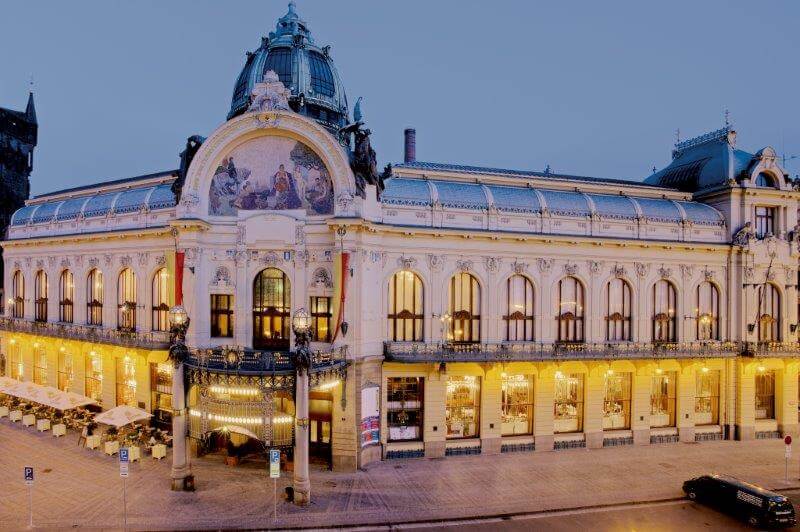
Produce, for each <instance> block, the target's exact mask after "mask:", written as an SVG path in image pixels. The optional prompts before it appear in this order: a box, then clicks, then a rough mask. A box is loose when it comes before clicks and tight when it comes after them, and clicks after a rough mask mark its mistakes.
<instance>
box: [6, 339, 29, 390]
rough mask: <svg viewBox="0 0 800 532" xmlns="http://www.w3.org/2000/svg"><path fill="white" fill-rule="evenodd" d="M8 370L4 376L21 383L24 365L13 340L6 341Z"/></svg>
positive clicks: (16, 343)
mask: <svg viewBox="0 0 800 532" xmlns="http://www.w3.org/2000/svg"><path fill="white" fill-rule="evenodd" d="M8 344H9V345H8V369H7V370H6V375H8V376H9V377H11V378H12V379H17V380H18V381H21V380H22V379H23V377H24V376H25V363H24V362H23V361H22V351H21V350H20V346H19V343H18V342H17V341H16V340H15V339H14V338H12V339H10V340H9V341H8Z"/></svg>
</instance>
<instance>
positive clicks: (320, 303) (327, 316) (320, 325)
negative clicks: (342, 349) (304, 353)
mask: <svg viewBox="0 0 800 532" xmlns="http://www.w3.org/2000/svg"><path fill="white" fill-rule="evenodd" d="M332 319H333V314H331V298H329V297H317V296H312V297H311V340H312V341H314V342H330V341H331V320H332Z"/></svg>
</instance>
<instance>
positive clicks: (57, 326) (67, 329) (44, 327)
mask: <svg viewBox="0 0 800 532" xmlns="http://www.w3.org/2000/svg"><path fill="white" fill-rule="evenodd" d="M0 331H8V332H17V333H27V334H36V335H39V336H49V337H53V338H64V339H66V340H79V341H84V342H94V343H100V344H110V345H118V346H122V347H139V348H142V349H169V343H170V342H169V333H167V332H161V331H153V332H137V331H119V330H116V329H105V328H103V327H98V326H94V325H76V324H74V323H62V322H38V321H30V320H25V319H20V318H7V317H0Z"/></svg>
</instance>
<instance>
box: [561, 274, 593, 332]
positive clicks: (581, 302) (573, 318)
mask: <svg viewBox="0 0 800 532" xmlns="http://www.w3.org/2000/svg"><path fill="white" fill-rule="evenodd" d="M565 283H570V284H569V285H565ZM565 288H571V289H572V290H573V291H574V293H575V300H574V301H565V300H564V297H565V296H564V289H565ZM585 317H586V289H585V287H584V286H583V283H582V282H581V280H580V279H578V278H577V277H575V276H574V275H568V276H566V277H562V278H561V279H559V281H558V314H557V315H556V322H557V325H558V336H557V342H558V343H566V344H572V343H574V344H582V343H583V342H584V341H585V340H586V320H585Z"/></svg>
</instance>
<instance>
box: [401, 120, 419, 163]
mask: <svg viewBox="0 0 800 532" xmlns="http://www.w3.org/2000/svg"><path fill="white" fill-rule="evenodd" d="M405 136H406V143H405V157H404V162H406V163H413V162H416V161H417V130H416V129H414V128H412V127H409V128H406V130H405Z"/></svg>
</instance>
